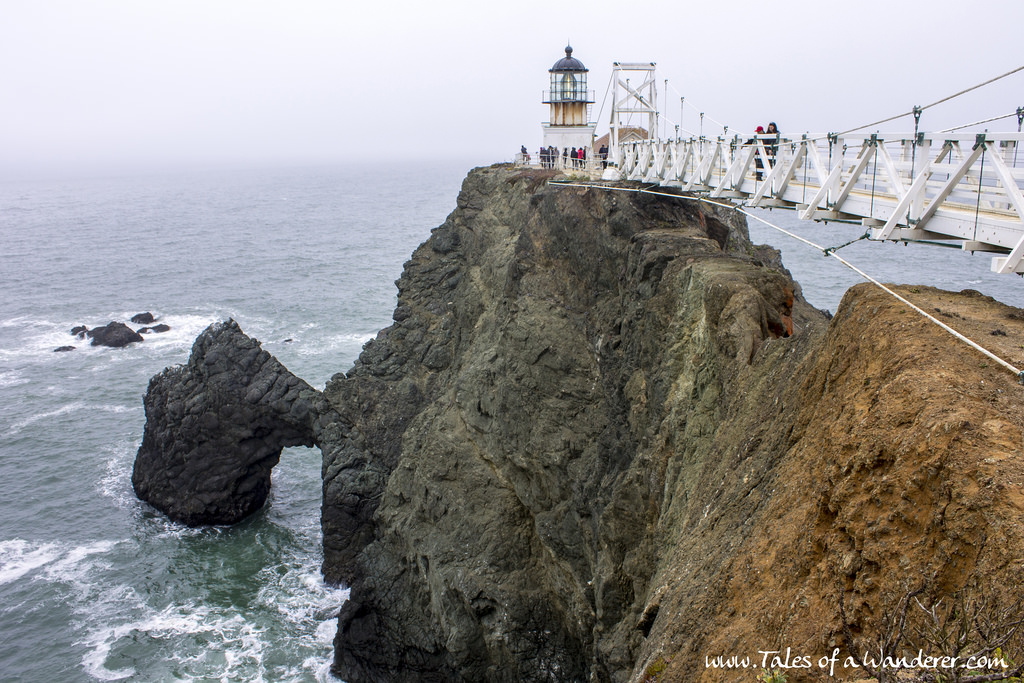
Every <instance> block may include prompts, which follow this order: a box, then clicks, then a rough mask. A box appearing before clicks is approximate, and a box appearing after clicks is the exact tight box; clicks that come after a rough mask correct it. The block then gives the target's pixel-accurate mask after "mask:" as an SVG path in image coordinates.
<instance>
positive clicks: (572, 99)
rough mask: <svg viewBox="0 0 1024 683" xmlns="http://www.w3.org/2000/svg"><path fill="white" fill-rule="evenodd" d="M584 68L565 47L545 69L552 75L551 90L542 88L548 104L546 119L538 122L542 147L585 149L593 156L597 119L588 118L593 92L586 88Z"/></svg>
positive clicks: (545, 101) (570, 48)
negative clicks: (542, 131)
mask: <svg viewBox="0 0 1024 683" xmlns="http://www.w3.org/2000/svg"><path fill="white" fill-rule="evenodd" d="M587 71H588V69H587V67H585V66H583V62H581V61H580V60H578V59H576V58H575V57H573V56H572V46H567V47H566V48H565V57H562V58H561V59H559V60H558V61H557V62H555V65H554V66H553V67H551V68H550V69H548V73H550V74H551V89H550V90H546V91H544V104H546V105H548V107H549V116H548V120H547V121H546V122H545V123H543V124H542V125H541V127H542V128H543V130H544V146H545V147H551V146H553V147H557V148H558V153H559V155H561V153H562V150H564V149H571V148H573V147H575V148H576V149H579V148H581V147H582V148H584V149H586V150H587V158H588V159H590V158H593V149H592V148H591V147H592V145H593V141H594V129H595V128H596V127H597V124H596V122H595V123H591V122H589V121H588V120H587V119H588V118H589V113H590V105H592V104H593V103H594V95H593V92H592V91H589V90H587Z"/></svg>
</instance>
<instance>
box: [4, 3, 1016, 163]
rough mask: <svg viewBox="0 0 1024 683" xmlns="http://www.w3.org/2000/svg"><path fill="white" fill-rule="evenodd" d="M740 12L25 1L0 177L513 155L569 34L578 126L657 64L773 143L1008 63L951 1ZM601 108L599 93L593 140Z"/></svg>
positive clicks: (744, 7)
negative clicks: (622, 67)
mask: <svg viewBox="0 0 1024 683" xmlns="http://www.w3.org/2000/svg"><path fill="white" fill-rule="evenodd" d="M736 7H737V9H730V10H723V9H720V8H719V7H717V6H715V7H709V6H701V7H691V8H688V9H685V10H684V9H682V8H681V6H680V5H679V4H678V3H666V2H655V3H654V4H653V5H645V6H644V9H643V10H642V11H639V10H633V9H630V10H625V9H623V8H622V7H621V6H620V5H617V4H613V3H608V2H595V3H590V4H588V5H586V6H581V7H577V6H565V5H561V4H551V3H541V2H532V1H531V2H522V3H515V4H510V5H508V6H501V7H490V6H487V7H484V6H482V5H475V4H470V3H465V2H447V3H441V4H440V5H437V6H434V7H426V6H423V5H420V4H415V3H410V2H398V3H391V4H387V5H384V4H381V3H378V4H372V5H370V4H363V5H357V6H345V7H342V6H339V5H336V4H333V3H326V2H306V3H300V4H287V5H286V4H284V3H278V2H255V3H243V2H239V1H238V0H228V1H227V2H223V3H216V4H212V5H211V4H205V3H199V2H195V1H191V0H190V1H185V2H181V3H175V4H173V5H163V4H162V5H151V4H140V3H131V2H127V1H116V0H114V1H107V2H95V3H87V4H86V3H80V2H72V1H70V0H42V1H41V2H37V3H32V4H28V3H19V4H16V5H13V6H12V7H9V8H8V10H7V12H6V15H7V17H6V18H7V21H6V22H5V24H4V25H3V27H0V55H2V56H3V58H4V63H5V64H7V65H8V68H7V69H6V70H5V71H4V72H3V73H2V74H0V88H2V90H3V92H4V93H5V94H6V95H7V106H6V107H4V108H3V110H2V113H0V117H2V122H3V125H2V126H0V150H2V154H0V177H3V178H12V177H15V178H16V177H31V176H32V175H40V174H42V175H49V174H53V173H75V172H80V173H90V172H102V170H103V169H107V170H108V171H111V172H116V169H122V170H127V169H152V170H159V169H174V168H181V169H185V168H191V167H217V168H220V167H260V166H269V165H323V164H343V165H352V164H360V163H370V162H374V161H379V162H381V163H395V162H400V161H403V160H405V161H410V162H411V161H431V160H443V161H452V162H463V163H467V164H473V165H482V164H489V163H493V162H500V161H507V160H511V159H512V158H513V156H514V154H515V153H516V152H517V151H518V150H519V147H520V145H526V146H527V148H528V149H529V150H530V151H531V152H535V151H536V149H537V148H538V146H539V145H540V142H541V125H540V124H541V122H542V121H544V120H546V119H547V109H546V105H544V104H542V102H541V99H542V98H541V93H542V91H543V90H544V89H546V88H547V87H548V72H547V70H548V69H549V68H550V67H551V65H552V64H553V63H554V62H555V61H557V60H558V59H559V58H560V57H562V56H563V55H564V53H563V50H564V47H565V44H566V41H567V40H569V41H570V42H571V43H572V46H573V48H574V55H573V56H575V57H577V58H578V59H580V60H581V61H582V62H583V63H584V64H585V65H586V67H587V68H588V69H589V70H590V72H589V88H590V89H591V90H593V91H595V94H596V99H597V102H596V103H595V104H594V109H593V116H592V118H593V119H596V118H597V115H598V112H599V111H601V108H602V102H603V101H604V99H605V92H606V89H607V86H608V82H609V77H610V74H611V66H612V62H613V61H653V62H656V63H657V72H656V75H657V79H658V90H659V97H660V98H662V103H661V108H662V111H663V113H664V115H665V116H666V117H667V118H668V119H670V121H671V123H680V122H679V121H678V119H679V115H678V112H679V108H680V105H679V101H678V100H679V95H682V96H685V98H686V102H687V107H686V109H685V111H684V114H683V120H682V122H681V125H682V127H683V129H684V130H686V129H691V130H696V126H697V125H698V112H699V111H704V112H706V115H707V118H706V120H705V124H704V132H705V134H708V135H711V136H715V135H718V134H720V133H721V129H720V128H718V127H717V126H715V125H714V123H713V121H718V122H721V123H724V124H727V125H729V130H730V134H732V133H738V134H743V133H746V132H751V131H752V130H753V129H754V127H756V126H757V125H765V124H766V123H767V122H768V121H769V120H774V121H777V122H778V123H779V127H780V128H781V130H782V133H783V135H799V134H800V133H803V132H813V133H822V132H828V131H834V130H842V129H845V128H848V127H853V126H856V125H862V124H864V123H867V122H870V121H875V120H878V119H880V118H883V117H886V116H890V115H894V114H897V113H900V112H905V111H908V110H909V109H910V108H912V107H913V106H914V105H923V104H927V103H929V102H932V101H934V100H937V99H940V98H942V97H945V96H948V95H950V94H953V93H955V92H957V91H959V90H962V89H964V88H967V87H970V86H973V85H976V84H977V83H979V82H981V81H984V80H987V79H989V78H992V77H994V76H997V75H999V74H1002V73H1005V72H1007V71H1009V70H1011V69H1013V68H1016V67H1018V66H1021V61H1022V60H1021V54H1020V52H1019V50H1017V49H1015V47H1014V41H1013V40H1012V39H1011V38H1008V39H1007V40H1006V41H993V40H992V39H991V36H992V35H994V34H993V33H991V32H989V31H987V30H983V29H981V28H979V29H977V30H974V31H972V32H965V31H962V30H956V31H955V32H954V29H955V28H958V27H956V22H955V18H956V16H958V15H957V12H958V11H959V8H960V7H961V5H953V4H952V3H950V2H948V0H943V1H942V2H938V3H931V4H929V5H923V4H919V3H907V4H899V5H896V4H893V3H883V2H881V0H869V1H868V2H865V3H862V4H861V5H860V6H859V7H858V8H856V9H852V8H849V9H848V8H843V7H824V6H822V5H821V4H820V3H811V2H804V1H799V2H782V3H775V4H774V5H759V4H755V3H751V2H742V3H739V4H738V5H737V6H736ZM978 16H981V17H984V18H986V19H988V20H990V21H992V22H996V23H997V24H998V25H999V26H1014V25H1019V22H1020V20H1021V19H1024V8H1022V7H1021V6H1017V5H1015V6H1012V7H1007V6H1005V4H1003V3H999V2H994V1H993V0H982V2H980V5H979V4H975V5H972V6H971V17H972V20H973V19H974V18H977V17H978ZM875 23H877V24H880V25H878V26H877V27H876V26H873V24H875ZM951 25H952V28H951ZM960 33H967V35H959V34H960ZM665 79H667V80H668V82H669V86H668V87H667V88H666V87H665V85H664V80H665ZM666 92H667V95H666ZM1021 92H1024V72H1021V73H1017V74H1014V75H1013V76H1010V77H1008V78H1006V79H1003V80H1002V81H1000V82H998V83H994V84H992V85H990V86H987V87H985V88H982V89H980V90H978V91H975V92H973V93H970V94H969V95H966V96H964V97H961V98H957V99H956V100H954V101H952V102H950V103H948V104H945V105H943V106H941V107H936V108H935V109H933V110H928V111H926V112H925V115H924V116H923V117H922V121H921V130H924V131H929V130H939V129H942V128H945V127H950V126H953V125H960V124H963V123H967V122H971V121H975V120H980V119H983V118H987V117H990V116H995V115H1001V114H1005V113H1008V112H1012V111H1014V109H1015V107H1017V106H1020V105H1022V104H1024V98H1022V97H1021V96H1020V95H1019V93H1021ZM677 93H678V94H677ZM690 105H692V108H691V106H690ZM607 116H608V107H607V105H605V106H604V109H603V111H602V112H601V117H600V118H601V120H599V121H598V134H599V135H600V134H601V132H602V130H605V129H607ZM1016 123H1017V121H1016V120H1015V119H1009V120H1005V121H1002V122H998V123H994V124H990V125H991V129H992V130H1016V128H1015V126H1016ZM986 127H988V126H986ZM882 129H883V130H889V131H892V130H899V131H904V130H906V131H910V130H912V129H913V121H912V119H910V117H904V119H903V120H901V121H899V122H895V123H893V124H886V126H883V127H882ZM865 132H872V131H865Z"/></svg>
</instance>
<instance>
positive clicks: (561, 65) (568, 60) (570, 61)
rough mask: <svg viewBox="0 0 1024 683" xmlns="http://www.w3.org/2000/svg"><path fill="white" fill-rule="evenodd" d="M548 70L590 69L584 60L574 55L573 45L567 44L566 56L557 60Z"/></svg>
mask: <svg viewBox="0 0 1024 683" xmlns="http://www.w3.org/2000/svg"><path fill="white" fill-rule="evenodd" d="M548 71H551V72H555V71H588V69H587V67H585V66H583V62H581V61H580V60H578V59H576V58H575V57H573V56H572V45H566V46H565V56H564V57H562V58H561V59H559V60H558V61H557V62H555V65H554V66H553V67H551V68H550V69H548Z"/></svg>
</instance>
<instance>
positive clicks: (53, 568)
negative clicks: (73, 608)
mask: <svg viewBox="0 0 1024 683" xmlns="http://www.w3.org/2000/svg"><path fill="white" fill-rule="evenodd" d="M118 543H119V541H95V542H93V543H88V544H86V545H80V546H75V547H73V548H70V549H69V550H67V551H66V552H64V553H63V555H62V556H61V557H60V558H59V559H58V560H56V561H55V562H52V563H51V564H50V565H49V566H47V567H46V568H45V569H44V570H43V576H44V577H45V578H46V579H48V580H50V581H62V582H64V583H78V582H82V581H84V580H86V579H87V577H88V574H89V573H90V572H93V571H95V570H96V569H98V568H104V569H106V568H109V566H110V565H109V563H107V562H105V561H102V560H101V561H97V560H95V559H93V560H90V561H89V562H86V561H85V560H87V559H89V558H91V557H92V556H93V555H102V554H104V553H108V552H110V551H111V550H113V549H114V547H115V546H116V545H117V544H118Z"/></svg>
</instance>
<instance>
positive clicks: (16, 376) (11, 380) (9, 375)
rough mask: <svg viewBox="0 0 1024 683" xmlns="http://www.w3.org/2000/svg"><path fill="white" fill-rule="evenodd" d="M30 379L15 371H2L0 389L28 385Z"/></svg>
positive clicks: (0, 371)
mask: <svg viewBox="0 0 1024 683" xmlns="http://www.w3.org/2000/svg"><path fill="white" fill-rule="evenodd" d="M30 381H32V380H30V379H28V378H27V377H24V376H22V375H21V374H20V373H18V372H15V371H13V370H0V389H2V388H4V387H16V386H20V385H22V384H28V383H29V382H30Z"/></svg>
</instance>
